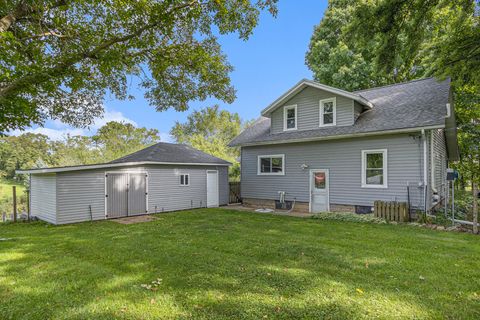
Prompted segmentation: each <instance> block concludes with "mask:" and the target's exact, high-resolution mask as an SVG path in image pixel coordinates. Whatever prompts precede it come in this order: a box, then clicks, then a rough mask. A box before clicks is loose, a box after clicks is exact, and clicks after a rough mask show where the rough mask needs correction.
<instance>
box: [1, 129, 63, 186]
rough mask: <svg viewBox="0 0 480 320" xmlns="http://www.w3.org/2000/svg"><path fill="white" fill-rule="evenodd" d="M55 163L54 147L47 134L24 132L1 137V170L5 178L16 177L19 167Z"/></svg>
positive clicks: (33, 166) (36, 166)
mask: <svg viewBox="0 0 480 320" xmlns="http://www.w3.org/2000/svg"><path fill="white" fill-rule="evenodd" d="M53 164H54V157H53V148H52V144H51V142H50V141H49V139H48V137H47V136H46V135H43V134H34V133H24V134H22V135H20V136H18V137H15V136H11V137H0V172H1V176H3V177H4V178H7V179H12V178H14V177H15V170H17V169H21V168H38V167H45V166H49V165H53Z"/></svg>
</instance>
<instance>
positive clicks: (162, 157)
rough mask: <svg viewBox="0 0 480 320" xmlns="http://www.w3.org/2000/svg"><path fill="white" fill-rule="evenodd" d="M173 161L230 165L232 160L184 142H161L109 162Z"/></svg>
mask: <svg viewBox="0 0 480 320" xmlns="http://www.w3.org/2000/svg"><path fill="white" fill-rule="evenodd" d="M144 161H151V162H171V163H195V164H202V163H211V164H212V163H213V164H220V165H228V164H230V162H228V161H225V160H223V159H220V158H217V157H214V156H212V155H209V154H207V153H205V152H202V151H200V150H197V149H194V148H192V147H190V146H187V145H184V144H174V143H166V142H159V143H157V144H154V145H153V146H150V147H147V148H145V149H142V150H139V151H137V152H134V153H132V154H129V155H126V156H124V157H121V158H119V159H116V160H113V161H111V162H109V163H126V162H144Z"/></svg>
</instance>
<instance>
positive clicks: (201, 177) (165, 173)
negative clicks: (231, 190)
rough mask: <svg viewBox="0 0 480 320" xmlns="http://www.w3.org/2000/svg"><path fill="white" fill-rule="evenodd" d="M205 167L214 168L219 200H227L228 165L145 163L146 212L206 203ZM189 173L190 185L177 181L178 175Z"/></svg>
mask: <svg viewBox="0 0 480 320" xmlns="http://www.w3.org/2000/svg"><path fill="white" fill-rule="evenodd" d="M207 170H218V179H219V183H218V184H219V203H220V205H225V204H228V167H220V166H219V167H210V166H208V167H207V166H205V167H187V166H163V167H154V166H151V167H147V171H148V212H149V213H155V212H166V211H175V210H184V209H191V208H203V207H205V206H206V204H207ZM181 174H189V175H190V178H189V180H190V185H189V186H181V185H180V175H181Z"/></svg>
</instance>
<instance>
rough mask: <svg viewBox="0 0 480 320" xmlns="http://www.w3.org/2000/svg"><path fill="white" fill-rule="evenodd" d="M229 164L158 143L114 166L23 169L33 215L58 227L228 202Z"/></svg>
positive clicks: (172, 145) (201, 153)
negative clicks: (26, 176) (28, 176)
mask: <svg viewBox="0 0 480 320" xmlns="http://www.w3.org/2000/svg"><path fill="white" fill-rule="evenodd" d="M230 165H231V164H230V163H229V162H227V161H225V160H222V159H219V158H217V157H214V156H211V155H209V154H206V153H204V152H201V151H199V150H196V149H194V148H191V147H189V146H186V145H182V144H171V143H163V142H160V143H157V144H155V145H152V146H150V147H148V148H145V149H143V150H140V151H137V152H135V153H132V154H130V155H127V156H125V157H122V158H120V159H117V160H114V161H112V162H109V163H102V164H93V165H83V166H71V167H57V168H43V169H28V170H18V171H17V173H21V174H29V175H30V190H31V191H30V212H31V215H32V216H35V217H38V218H39V219H41V220H44V221H48V222H50V223H53V224H65V223H72V222H80V221H89V220H101V219H111V218H119V217H126V216H132V215H141V214H147V213H157V212H166V211H174V210H183V209H190V208H202V207H217V206H219V205H225V204H227V203H228V166H230Z"/></svg>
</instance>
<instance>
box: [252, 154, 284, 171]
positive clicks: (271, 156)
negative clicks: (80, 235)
mask: <svg viewBox="0 0 480 320" xmlns="http://www.w3.org/2000/svg"><path fill="white" fill-rule="evenodd" d="M262 158H282V172H261V171H260V168H261V159H262ZM257 175H258V176H284V175H285V155H284V154H265V155H260V156H257Z"/></svg>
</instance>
